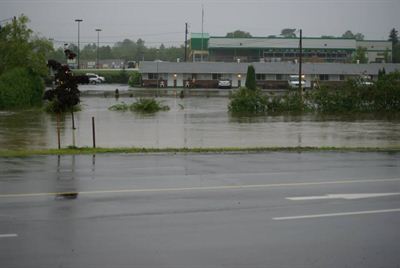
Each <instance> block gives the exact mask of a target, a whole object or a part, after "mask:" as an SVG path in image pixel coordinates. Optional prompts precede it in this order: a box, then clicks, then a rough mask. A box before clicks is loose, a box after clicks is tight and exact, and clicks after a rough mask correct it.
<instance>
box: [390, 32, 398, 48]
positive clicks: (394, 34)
mask: <svg viewBox="0 0 400 268" xmlns="http://www.w3.org/2000/svg"><path fill="white" fill-rule="evenodd" d="M389 41H392V45H393V46H395V45H396V44H397V43H398V42H399V32H398V31H397V30H396V29H395V28H393V29H392V30H391V31H390V34H389Z"/></svg>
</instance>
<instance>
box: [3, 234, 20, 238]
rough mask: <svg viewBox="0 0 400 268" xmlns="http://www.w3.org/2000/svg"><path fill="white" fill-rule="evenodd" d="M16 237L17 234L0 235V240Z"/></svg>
mask: <svg viewBox="0 0 400 268" xmlns="http://www.w3.org/2000/svg"><path fill="white" fill-rule="evenodd" d="M10 237H18V235H17V234H0V238H10Z"/></svg>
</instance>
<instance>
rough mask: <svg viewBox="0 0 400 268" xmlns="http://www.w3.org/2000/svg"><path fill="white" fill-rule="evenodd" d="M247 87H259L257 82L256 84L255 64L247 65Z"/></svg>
mask: <svg viewBox="0 0 400 268" xmlns="http://www.w3.org/2000/svg"><path fill="white" fill-rule="evenodd" d="M245 85H246V88H247V89H250V90H256V89H257V84H256V71H255V69H254V66H253V65H249V67H247V75H246V84H245Z"/></svg>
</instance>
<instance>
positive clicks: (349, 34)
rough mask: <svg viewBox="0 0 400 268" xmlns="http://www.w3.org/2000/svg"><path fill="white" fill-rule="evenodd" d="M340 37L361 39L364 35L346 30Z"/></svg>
mask: <svg viewBox="0 0 400 268" xmlns="http://www.w3.org/2000/svg"><path fill="white" fill-rule="evenodd" d="M342 38H348V39H356V40H358V41H361V40H364V35H363V34H362V33H356V34H353V32H352V31H350V30H347V31H346V32H345V33H344V34H342Z"/></svg>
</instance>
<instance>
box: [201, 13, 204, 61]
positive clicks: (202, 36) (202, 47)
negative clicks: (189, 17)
mask: <svg viewBox="0 0 400 268" xmlns="http://www.w3.org/2000/svg"><path fill="white" fill-rule="evenodd" d="M203 39H204V6H203V5H201V61H203V49H204V45H203Z"/></svg>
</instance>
